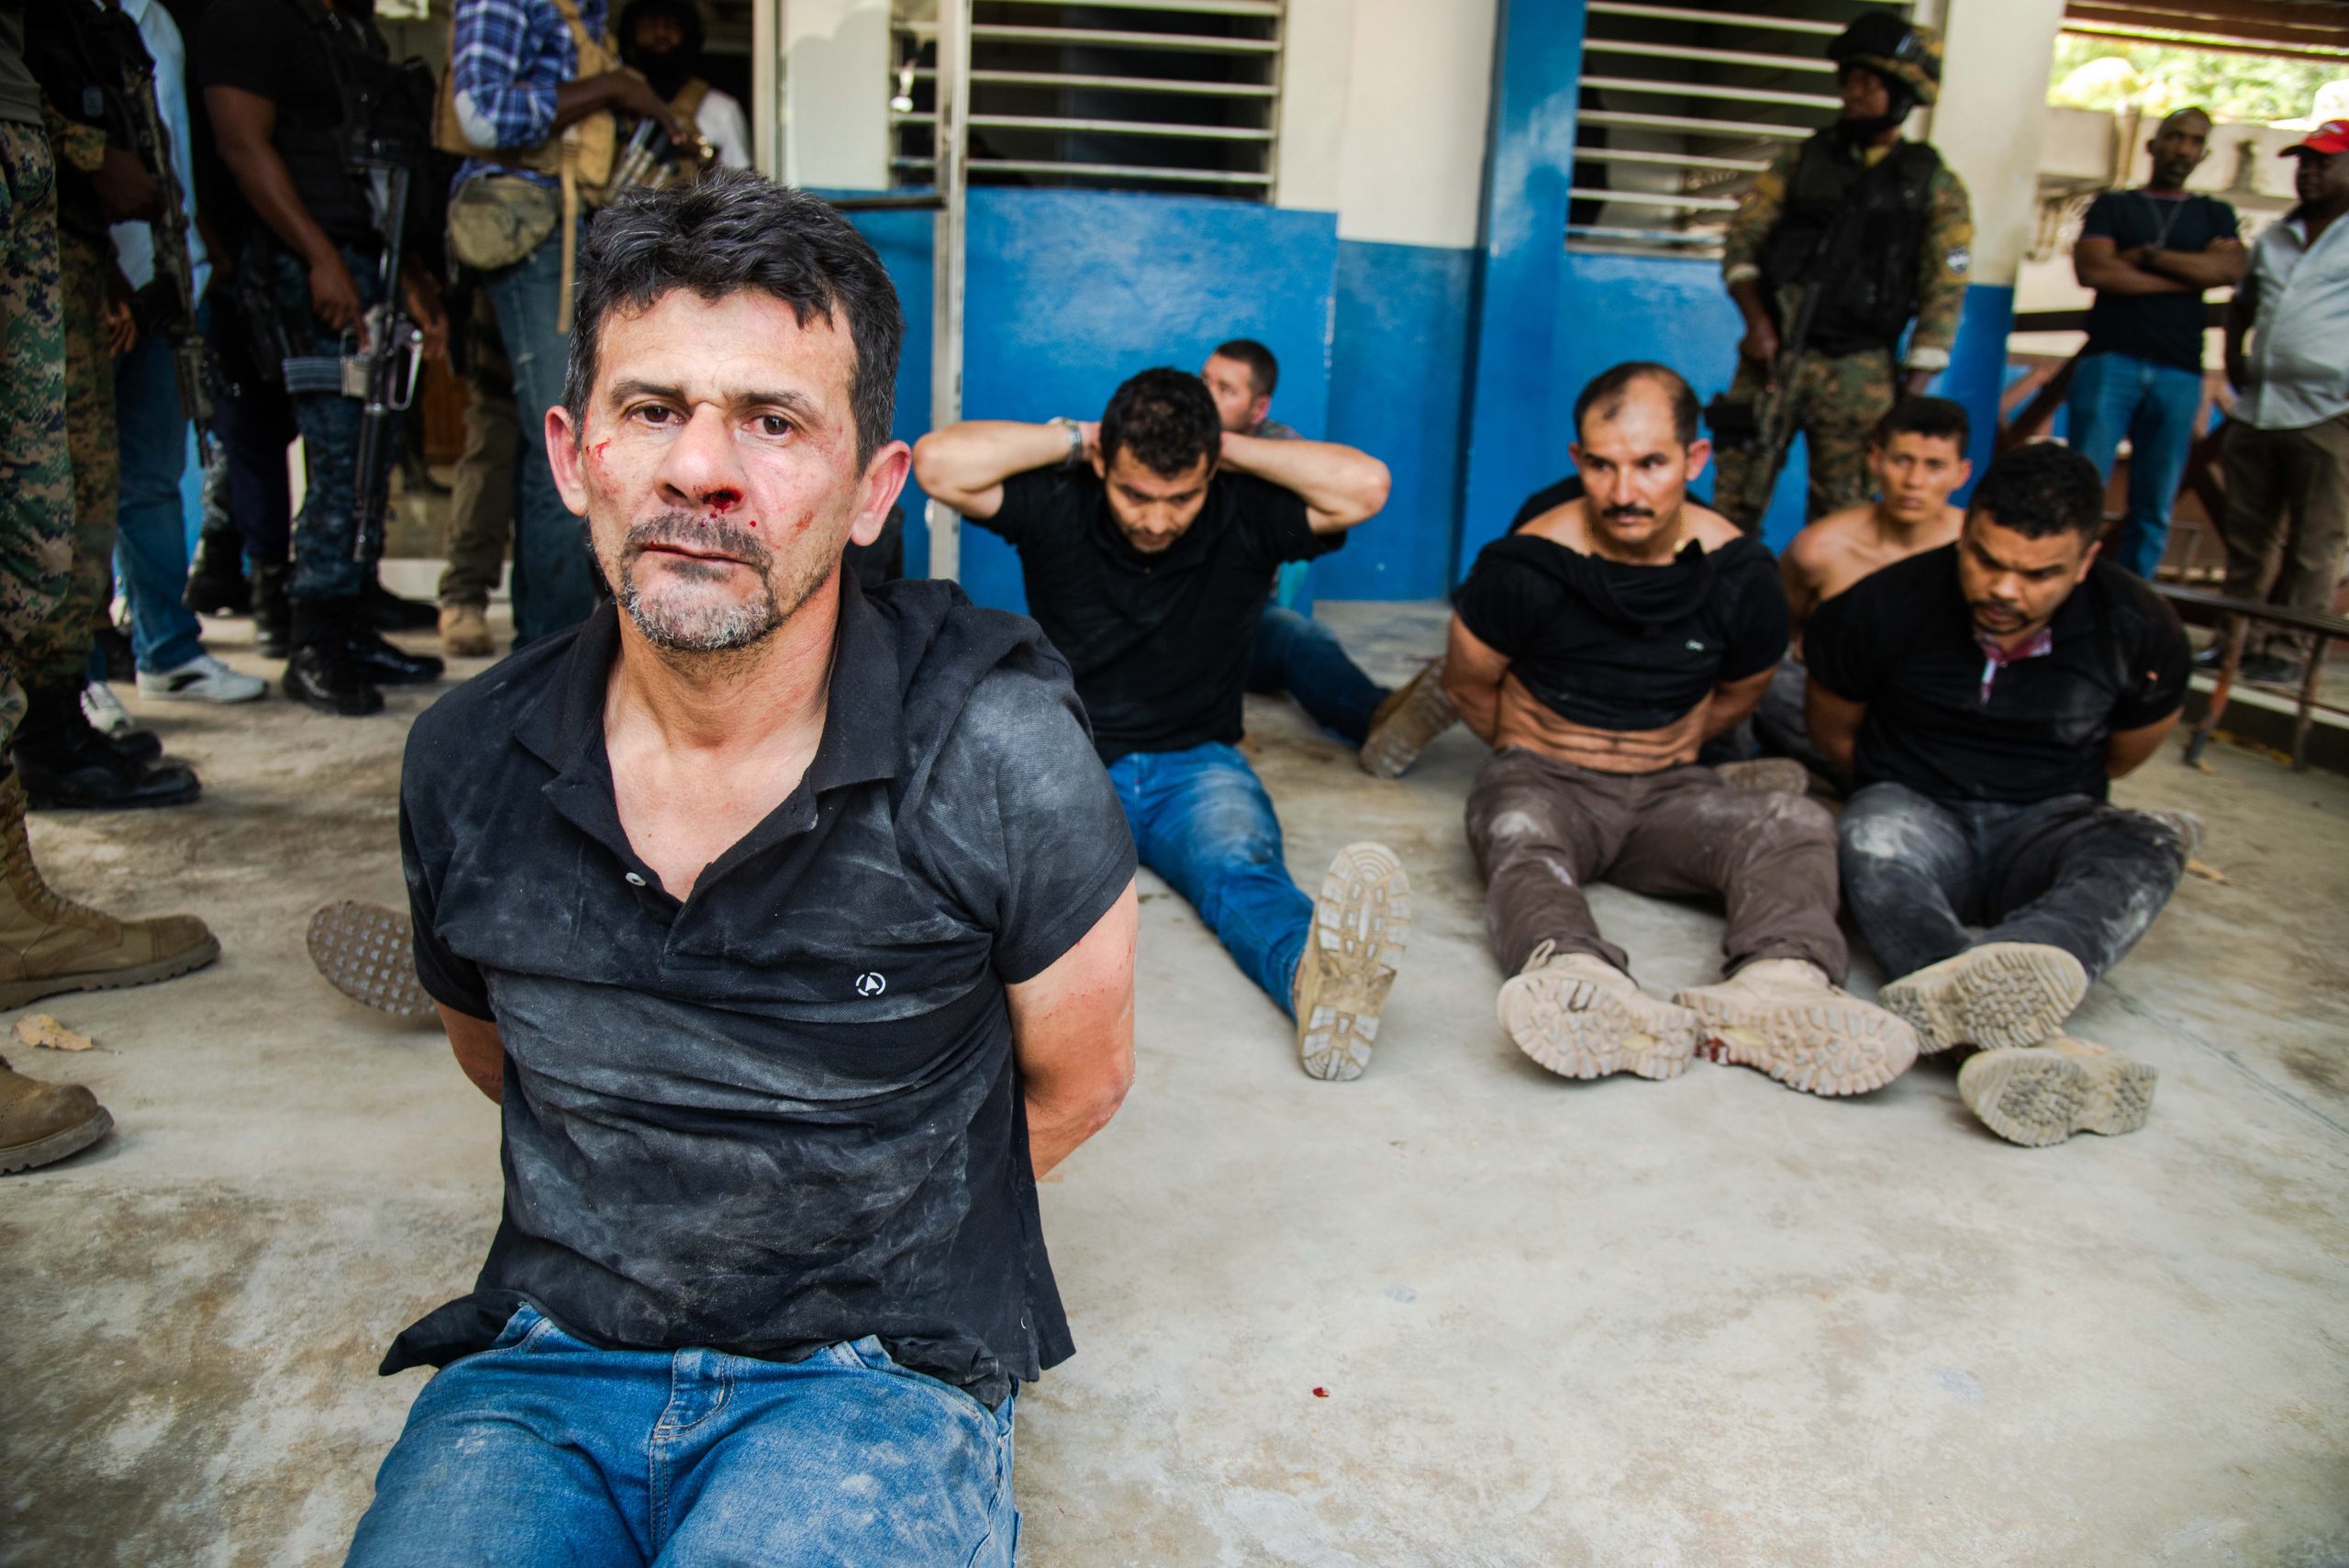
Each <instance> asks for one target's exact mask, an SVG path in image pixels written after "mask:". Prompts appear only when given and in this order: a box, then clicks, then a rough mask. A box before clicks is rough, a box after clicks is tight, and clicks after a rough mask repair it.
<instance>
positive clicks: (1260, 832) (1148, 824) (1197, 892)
mask: <svg viewBox="0 0 2349 1568" xmlns="http://www.w3.org/2000/svg"><path fill="white" fill-rule="evenodd" d="M1109 783H1110V784H1113V785H1115V786H1116V788H1117V791H1118V804H1119V806H1123V807H1124V808H1125V812H1126V825H1127V826H1128V827H1129V828H1132V829H1133V835H1134V850H1135V852H1136V853H1137V854H1139V855H1140V856H1141V863H1142V864H1144V865H1146V866H1148V867H1149V868H1150V869H1151V870H1152V871H1154V872H1156V873H1158V874H1159V875H1161V876H1163V877H1164V878H1165V879H1166V882H1167V884H1168V885H1169V886H1171V887H1173V888H1174V889H1175V892H1177V893H1179V894H1181V895H1183V896H1184V897H1185V898H1186V899H1187V900H1189V901H1190V905H1191V907H1192V908H1194V909H1197V911H1198V912H1199V918H1200V919H1202V920H1205V921H1206V922H1207V923H1208V929H1209V930H1211V931H1213V932H1214V933H1215V934H1216V938H1217V940H1219V941H1221V942H1222V943H1223V945H1224V949H1225V951H1228V952H1230V954H1231V956H1232V958H1233V959H1234V960H1235V961H1237V962H1238V963H1239V965H1240V967H1241V969H1244V970H1246V971H1247V972H1248V978H1249V979H1251V980H1253V981H1254V982H1255V983H1256V984H1259V985H1261V986H1263V987H1264V993H1265V995H1269V996H1271V997H1272V999H1273V1000H1274V1001H1275V1002H1278V1003H1279V1004H1280V1005H1281V1009H1282V1011H1284V1012H1288V1011H1290V1010H1291V1002H1292V998H1291V996H1290V991H1291V990H1292V988H1293V987H1294V986H1295V984H1296V983H1297V960H1298V959H1299V958H1300V957H1302V956H1303V954H1304V952H1305V943H1306V939H1307V938H1308V936H1310V935H1311V934H1312V930H1313V900H1311V899H1310V898H1308V897H1307V896H1306V895H1304V894H1303V893H1302V892H1300V891H1299V890H1298V888H1297V884H1296V883H1295V882H1293V881H1291V880H1290V879H1289V874H1288V866H1287V864H1286V862H1283V861H1282V859H1281V824H1280V818H1278V817H1275V816H1274V815H1273V802H1272V797H1271V796H1269V795H1266V794H1265V793H1264V785H1263V784H1261V783H1259V782H1258V781H1257V778H1256V773H1255V770H1254V769H1252V768H1251V767H1249V765H1248V760H1247V759H1246V758H1245V757H1242V756H1241V754H1240V753H1239V752H1238V751H1235V750H1234V749H1232V748H1231V747H1230V746H1226V745H1223V744H1222V743H1221V742H1210V743H1209V744H1208V745H1205V746H1194V747H1192V748H1190V749H1189V750H1188V751H1130V752H1128V753H1127V754H1126V755H1125V756H1122V757H1120V758H1119V759H1118V760H1117V761H1116V762H1112V763H1110V764H1109Z"/></svg>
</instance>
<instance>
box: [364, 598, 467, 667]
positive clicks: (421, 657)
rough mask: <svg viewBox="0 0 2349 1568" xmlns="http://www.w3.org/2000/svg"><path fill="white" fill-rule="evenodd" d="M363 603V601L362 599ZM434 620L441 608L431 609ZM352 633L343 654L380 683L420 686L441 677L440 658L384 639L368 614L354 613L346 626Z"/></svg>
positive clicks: (437, 617)
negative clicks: (355, 614) (410, 649)
mask: <svg viewBox="0 0 2349 1568" xmlns="http://www.w3.org/2000/svg"><path fill="white" fill-rule="evenodd" d="M363 602H364V601H362V603H363ZM432 613H433V617H434V618H435V620H436V621H437V620H438V619H439V617H440V611H438V610H435V611H433V612H432ZM346 629H347V630H348V631H349V633H350V637H349V639H347V640H346V642H345V644H344V657H345V658H347V659H349V660H350V661H351V667H352V668H354V669H356V670H357V671H358V672H359V673H361V674H362V675H363V676H365V677H366V678H367V679H368V680H370V681H373V682H374V683H375V684H377V685H379V686H420V685H423V684H427V683H428V682H431V681H437V680H439V679H440V672H441V670H442V669H443V668H444V666H443V665H442V664H441V662H440V660H439V659H438V658H436V657H434V656H433V655H432V654H429V653H410V652H408V651H406V649H404V648H400V647H397V646H395V644H393V643H390V642H387V641H385V640H384V634H383V633H382V632H380V631H377V630H376V629H375V628H374V626H373V624H372V623H371V622H370V621H369V620H368V618H367V617H366V616H364V615H359V616H354V617H351V622H350V625H349V626H348V627H347V628H346Z"/></svg>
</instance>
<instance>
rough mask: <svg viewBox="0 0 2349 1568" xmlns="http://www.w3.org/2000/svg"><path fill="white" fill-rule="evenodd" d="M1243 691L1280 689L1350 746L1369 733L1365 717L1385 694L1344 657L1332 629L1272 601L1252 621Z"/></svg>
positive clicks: (1353, 663)
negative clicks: (1251, 644)
mask: <svg viewBox="0 0 2349 1568" xmlns="http://www.w3.org/2000/svg"><path fill="white" fill-rule="evenodd" d="M1248 689H1249V690H1250V691H1252V692H1286V693H1287V694H1288V695H1291V696H1293V697H1295V698H1296V699H1297V706H1300V707H1302V708H1304V709H1305V711H1306V712H1307V713H1308V714H1310V715H1312V716H1313V722H1314V723H1316V724H1318V725H1319V726H1320V727H1321V728H1324V729H1326V730H1328V731H1330V733H1331V734H1332V735H1336V736H1338V737H1340V738H1341V739H1342V740H1347V741H1349V742H1351V743H1352V744H1353V745H1356V746H1359V745H1361V744H1362V743H1363V741H1364V740H1366V739H1367V738H1368V737H1369V735H1370V716H1371V714H1372V712H1373V711H1374V710H1375V709H1376V707H1377V706H1378V705H1379V702H1380V701H1381V699H1383V698H1384V697H1385V696H1386V687H1384V686H1382V685H1380V684H1378V683H1377V682H1375V681H1374V680H1372V679H1371V678H1370V677H1369V676H1368V675H1365V674H1364V673H1362V667H1361V666H1360V665H1358V664H1356V663H1355V662H1353V660H1352V659H1350V658H1348V657H1347V656H1346V650H1345V645H1344V644H1343V643H1341V642H1340V641H1339V640H1338V639H1337V634H1336V633H1334V632H1332V631H1331V630H1330V628H1328V627H1326V626H1323V625H1322V624H1321V623H1320V622H1319V621H1317V620H1315V619H1313V618H1312V617H1309V616H1301V615H1298V614H1297V612H1296V611H1295V610H1285V609H1283V608H1281V607H1280V606H1278V605H1266V606H1264V619H1263V620H1262V621H1260V622H1258V623H1257V626H1256V651H1255V658H1254V662H1252V664H1251V665H1250V666H1249V670H1248Z"/></svg>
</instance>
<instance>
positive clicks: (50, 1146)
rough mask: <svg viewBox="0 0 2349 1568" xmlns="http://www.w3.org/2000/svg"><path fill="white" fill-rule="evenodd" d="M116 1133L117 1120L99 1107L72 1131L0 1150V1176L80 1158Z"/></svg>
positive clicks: (54, 1133) (53, 1134)
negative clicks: (92, 1146) (77, 1155)
mask: <svg viewBox="0 0 2349 1568" xmlns="http://www.w3.org/2000/svg"><path fill="white" fill-rule="evenodd" d="M113 1130H114V1118H113V1117H112V1116H111V1115H109V1114H108V1113H107V1110H106V1106H99V1107H98V1108H97V1109H96V1110H95V1111H93V1112H92V1113H91V1114H90V1115H89V1116H87V1117H85V1118H83V1119H82V1120H80V1121H77V1122H75V1123H74V1124H73V1125H72V1127H69V1128H66V1129H63V1130H61V1131H59V1132H52V1133H50V1135H49V1136H48V1137H47V1138H37V1139H35V1140H33V1141H32V1142H30V1143H18V1144H15V1145H13V1146H11V1147H9V1148H6V1149H0V1176H12V1175H15V1174H16V1173H17V1172H18V1171H29V1170H32V1169H33V1168H34V1167H36V1166H39V1165H53V1164H55V1163H56V1162H58V1161H60V1160H62V1159H64V1158H65V1157H66V1156H67V1155H69V1154H79V1153H80V1152H82V1151H83V1150H84V1149H87V1148H88V1147H89V1146H90V1145H91V1144H93V1143H95V1142H96V1141H97V1140H99V1139H101V1138H104V1137H105V1136H106V1134H107V1133H109V1132H112V1131H113Z"/></svg>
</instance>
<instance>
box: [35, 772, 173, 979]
mask: <svg viewBox="0 0 2349 1568" xmlns="http://www.w3.org/2000/svg"><path fill="white" fill-rule="evenodd" d="M219 956H220V941H219V939H218V938H217V937H215V936H214V935H213V934H212V933H211V932H210V931H208V930H206V929H205V926H204V922H203V921H201V920H199V919H196V918H195V917H194V916H192V915H165V916H163V917H160V918H158V919H152V920H117V919H116V918H115V917H113V916H111V915H106V914H102V913H100V912H99V911H98V910H95V909H92V908H89V907H88V906H84V905H80V904H76V903H74V902H73V901H72V899H70V898H61V897H60V896H59V895H56V894H55V893H52V892H50V888H49V884H47V883H45V882H43V881H42V880H41V876H40V870H39V867H37V866H35V865H34V864H33V851H32V846H31V845H30V844H29V843H28V842H27V841H26V840H25V786H24V784H22V783H21V782H20V781H19V780H18V779H17V775H16V774H14V773H10V774H9V775H8V776H7V778H6V780H0V1009H6V1008H9V1007H21V1006H25V1004H27V1003H28V1002H32V1001H35V1000H37V999H39V998H40V997H42V996H51V995H56V994H57V993H58V992H61V991H112V990H116V989H117V988H118V987H121V986H125V985H144V984H148V983H149V982H150V981H155V980H169V979H171V978H172V977H173V975H175V974H185V973H187V972H188V971H189V970H191V969H201V968H203V967H204V966H205V965H206V964H207V963H210V962H212V961H213V960H214V959H216V958H218V957H219Z"/></svg>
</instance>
